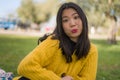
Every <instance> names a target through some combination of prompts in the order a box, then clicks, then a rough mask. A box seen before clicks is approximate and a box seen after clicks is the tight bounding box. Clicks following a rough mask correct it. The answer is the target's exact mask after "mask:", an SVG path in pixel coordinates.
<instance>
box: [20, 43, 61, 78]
mask: <svg viewBox="0 0 120 80" xmlns="http://www.w3.org/2000/svg"><path fill="white" fill-rule="evenodd" d="M54 51H55V50H54V49H49V47H48V44H47V43H44V42H43V43H41V44H40V45H39V46H38V47H37V48H35V49H34V50H33V51H32V52H31V53H30V54H28V55H27V56H26V57H25V58H24V59H23V60H22V61H21V63H20V64H19V66H18V73H19V74H20V75H21V76H24V77H26V78H29V79H30V80H60V79H61V78H60V77H59V76H57V75H56V74H55V73H54V72H53V71H50V70H47V69H46V68H45V66H47V65H48V64H50V62H51V57H52V56H53V55H54V54H53V53H54Z"/></svg>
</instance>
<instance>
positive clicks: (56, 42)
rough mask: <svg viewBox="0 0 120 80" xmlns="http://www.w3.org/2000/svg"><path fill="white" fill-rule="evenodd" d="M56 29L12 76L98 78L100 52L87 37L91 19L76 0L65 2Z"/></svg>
mask: <svg viewBox="0 0 120 80" xmlns="http://www.w3.org/2000/svg"><path fill="white" fill-rule="evenodd" d="M56 22H57V25H56V29H55V31H54V32H53V33H52V34H51V35H49V36H48V37H47V38H46V39H45V40H43V41H42V42H41V43H40V44H39V45H38V46H37V47H36V48H35V49H34V50H33V51H32V52H31V53H29V54H28V55H27V56H26V57H25V58H24V59H23V60H22V61H21V63H20V64H19V66H18V74H19V75H21V76H20V77H17V78H14V79H13V80H95V78H96V72H97V59H98V53H97V49H96V47H95V45H94V44H92V43H91V42H90V40H89V38H88V23H87V18H86V15H85V14H84V12H83V10H82V9H81V8H80V7H79V6H78V5H77V4H75V3H72V2H69V3H64V4H63V5H62V6H61V7H60V8H59V10H58V13H57V20H56Z"/></svg>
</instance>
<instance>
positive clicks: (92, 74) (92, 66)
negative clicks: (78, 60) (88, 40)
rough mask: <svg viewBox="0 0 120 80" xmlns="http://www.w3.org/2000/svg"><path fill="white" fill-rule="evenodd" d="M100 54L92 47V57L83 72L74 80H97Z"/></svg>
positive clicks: (88, 59) (90, 56)
mask: <svg viewBox="0 0 120 80" xmlns="http://www.w3.org/2000/svg"><path fill="white" fill-rule="evenodd" d="M97 61H98V52H97V49H96V47H95V46H94V47H92V48H91V50H90V55H88V58H87V61H86V63H85V64H84V66H83V68H82V70H81V71H80V73H79V74H78V76H76V77H75V79H74V80H95V79H96V72H97Z"/></svg>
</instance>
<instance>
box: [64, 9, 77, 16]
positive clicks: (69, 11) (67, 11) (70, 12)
mask: <svg viewBox="0 0 120 80" xmlns="http://www.w3.org/2000/svg"><path fill="white" fill-rule="evenodd" d="M75 13H76V14H78V13H77V11H76V10H75V9H73V8H66V9H64V10H63V12H62V16H69V15H72V14H75Z"/></svg>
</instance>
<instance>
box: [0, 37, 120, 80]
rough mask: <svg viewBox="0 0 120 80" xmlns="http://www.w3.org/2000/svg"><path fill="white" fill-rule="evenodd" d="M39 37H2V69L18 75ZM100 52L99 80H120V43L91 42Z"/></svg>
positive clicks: (0, 46) (0, 56)
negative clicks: (20, 65) (21, 64)
mask: <svg viewBox="0 0 120 80" xmlns="http://www.w3.org/2000/svg"><path fill="white" fill-rule="evenodd" d="M37 39H38V37H26V36H13V35H0V68H2V69H4V70H5V71H6V72H13V73H14V74H15V75H17V72H16V69H17V66H18V64H19V62H20V61H21V60H22V58H23V57H24V56H25V55H27V54H28V53H29V52H30V51H32V50H33V49H34V48H35V47H36V46H37ZM91 41H92V42H93V43H94V44H96V46H97V48H98V52H99V59H98V72H97V80H120V41H118V44H117V45H110V44H107V42H106V41H105V40H91Z"/></svg>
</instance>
